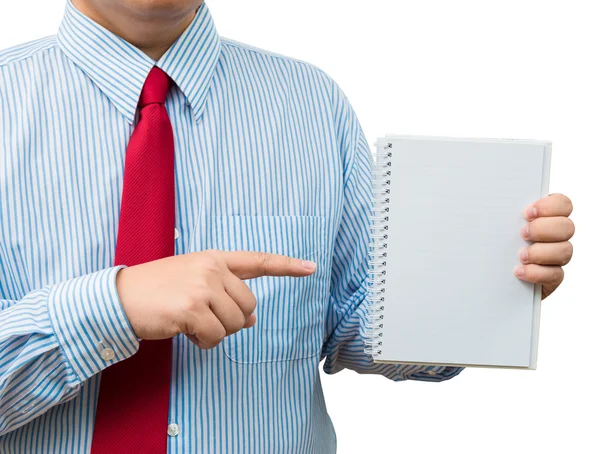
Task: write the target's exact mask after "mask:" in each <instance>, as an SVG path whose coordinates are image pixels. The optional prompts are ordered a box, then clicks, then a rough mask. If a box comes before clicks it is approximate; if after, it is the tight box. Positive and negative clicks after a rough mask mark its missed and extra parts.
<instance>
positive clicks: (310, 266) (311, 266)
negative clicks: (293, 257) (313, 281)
mask: <svg viewBox="0 0 600 454" xmlns="http://www.w3.org/2000/svg"><path fill="white" fill-rule="evenodd" d="M302 268H304V269H305V270H307V271H314V270H316V269H317V264H316V263H315V262H311V261H310V260H302Z"/></svg>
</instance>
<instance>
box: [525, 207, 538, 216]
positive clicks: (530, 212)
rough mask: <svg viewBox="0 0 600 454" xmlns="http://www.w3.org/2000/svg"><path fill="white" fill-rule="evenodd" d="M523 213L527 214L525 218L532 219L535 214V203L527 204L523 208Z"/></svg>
mask: <svg viewBox="0 0 600 454" xmlns="http://www.w3.org/2000/svg"><path fill="white" fill-rule="evenodd" d="M525 214H526V215H527V219H534V218H535V217H536V216H537V208H536V207H535V205H529V206H528V207H527V208H526V209H525Z"/></svg>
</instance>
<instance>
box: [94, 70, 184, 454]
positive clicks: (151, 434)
mask: <svg viewBox="0 0 600 454" xmlns="http://www.w3.org/2000/svg"><path fill="white" fill-rule="evenodd" d="M170 86H171V79H170V78H169V76H167V75H166V74H165V73H164V72H163V71H162V70H160V69H159V68H157V67H154V68H152V70H151V71H150V74H149V75H148V78H147V79H146V83H145V84H144V88H143V90H142V94H141V97H140V102H139V113H140V117H139V122H138V124H137V126H136V127H135V130H134V131H133V134H132V136H131V140H130V141H129V145H128V146H127V153H126V155H125V175H124V181H123V195H122V200H121V215H120V218H119V232H118V236H117V251H116V257H115V265H128V266H133V265H137V264H140V263H144V262H149V261H151V260H157V259H160V258H163V257H168V256H171V255H173V254H174V248H175V245H174V242H175V239H174V232H175V176H174V173H175V168H174V144H173V130H172V129H171V122H170V121H169V117H168V115H167V110H166V109H165V104H164V103H165V100H166V98H167V93H168V91H169V88H170ZM170 378H171V339H165V340H160V341H141V342H140V349H139V351H138V352H137V353H136V354H135V355H133V356H132V357H131V358H128V359H126V360H124V361H121V362H119V363H116V364H114V365H112V366H110V367H108V368H107V369H105V370H104V371H103V372H102V379H101V382H100V394H99V397H98V408H97V410H96V422H95V427H94V436H93V439H92V451H91V452H92V454H119V453H128V454H129V453H140V454H146V453H149V454H150V453H151V454H154V453H164V452H166V449H167V426H168V415H169V387H170Z"/></svg>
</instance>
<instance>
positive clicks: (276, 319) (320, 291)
mask: <svg viewBox="0 0 600 454" xmlns="http://www.w3.org/2000/svg"><path fill="white" fill-rule="evenodd" d="M323 221H324V218H323V217H320V216H213V217H212V218H211V225H210V227H211V232H210V237H209V242H210V244H211V245H212V247H213V248H214V249H219V250H224V251H260V252H268V253H273V254H282V255H288V256H290V257H295V258H299V259H307V260H312V261H314V262H316V263H317V270H316V271H315V273H313V274H312V275H310V276H306V277H289V276H281V277H279V276H262V277H259V278H255V279H249V280H246V281H245V283H246V285H248V287H249V288H250V290H252V293H254V295H255V297H256V303H257V304H256V311H255V314H256V317H257V322H256V324H255V325H254V326H253V327H252V328H249V329H243V330H241V331H239V332H237V333H235V334H233V335H231V336H228V337H226V338H225V339H224V340H223V348H224V350H225V354H226V355H227V356H228V357H229V359H231V360H232V361H235V362H238V363H246V364H256V363H264V362H271V361H290V360H297V359H302V358H309V357H313V356H315V355H317V354H319V352H320V350H321V346H322V343H323V316H324V315H323V312H324V301H325V298H326V295H327V291H328V287H327V285H326V276H327V273H326V272H325V271H326V270H325V266H324V264H325V261H326V260H325V257H324V256H325V254H324V251H325V239H324V232H323V224H324V222H323Z"/></svg>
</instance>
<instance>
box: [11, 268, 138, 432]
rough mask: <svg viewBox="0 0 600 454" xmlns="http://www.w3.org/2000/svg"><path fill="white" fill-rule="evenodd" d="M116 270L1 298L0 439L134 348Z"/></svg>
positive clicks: (73, 393)
mask: <svg viewBox="0 0 600 454" xmlns="http://www.w3.org/2000/svg"><path fill="white" fill-rule="evenodd" d="M123 267H124V266H116V267H112V268H107V269H104V270H101V271H98V272H95V273H91V274H88V275H85V276H80V277H77V278H73V279H70V280H68V281H65V282H61V283H58V284H55V285H49V286H46V287H44V288H41V289H38V290H34V291H31V292H29V293H27V294H26V295H25V296H24V297H23V298H22V299H20V300H17V301H15V300H6V299H0V436H1V435H3V434H5V433H8V432H10V431H13V430H15V429H17V428H18V427H20V426H22V425H24V424H26V423H28V422H29V421H31V420H32V419H34V418H37V417H38V416H40V415H41V414H43V413H45V412H46V411H47V410H48V409H50V408H51V407H53V406H55V405H58V404H60V403H63V402H66V401H68V400H70V399H72V398H73V397H75V396H76V395H77V394H78V392H79V390H80V387H81V384H82V383H83V382H84V381H85V380H87V379H88V378H90V377H91V376H93V375H94V374H96V373H98V372H100V371H101V370H102V369H105V368H106V367H108V366H110V365H111V364H114V363H116V362H118V361H121V360H123V359H126V358H128V357H130V356H132V355H133V354H134V353H135V352H136V351H137V349H138V348H139V343H138V338H137V337H136V335H135V332H134V331H133V329H132V327H131V325H130V324H129V321H128V319H127V317H126V316H125V312H124V311H123V307H122V306H121V302H120V299H119V295H118V292H117V288H116V275H117V272H118V271H119V270H120V269H121V268H123ZM0 278H3V276H0Z"/></svg>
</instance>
